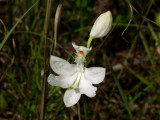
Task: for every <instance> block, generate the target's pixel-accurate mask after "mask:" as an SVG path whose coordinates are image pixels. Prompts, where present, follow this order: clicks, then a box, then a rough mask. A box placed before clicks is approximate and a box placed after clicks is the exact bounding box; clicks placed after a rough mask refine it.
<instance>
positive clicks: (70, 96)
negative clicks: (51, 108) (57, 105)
mask: <svg viewBox="0 0 160 120" xmlns="http://www.w3.org/2000/svg"><path fill="white" fill-rule="evenodd" d="M80 97H81V94H80V92H79V90H78V89H68V90H66V92H65V94H64V97H63V101H64V104H65V106H66V107H71V106H73V105H75V104H76V103H77V102H78V101H79V99H80Z"/></svg>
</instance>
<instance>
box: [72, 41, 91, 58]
mask: <svg viewBox="0 0 160 120" xmlns="http://www.w3.org/2000/svg"><path fill="white" fill-rule="evenodd" d="M72 46H73V47H74V49H75V50H76V52H77V53H79V54H83V55H84V56H86V55H87V54H88V53H89V52H90V51H91V50H92V47H90V48H87V47H84V46H78V45H76V44H75V43H74V42H72Z"/></svg>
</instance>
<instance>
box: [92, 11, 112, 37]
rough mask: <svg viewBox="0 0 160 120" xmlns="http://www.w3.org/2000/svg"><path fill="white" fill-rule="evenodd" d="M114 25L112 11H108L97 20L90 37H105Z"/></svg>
mask: <svg viewBox="0 0 160 120" xmlns="http://www.w3.org/2000/svg"><path fill="white" fill-rule="evenodd" d="M111 26H112V13H111V12H110V11H107V12H105V13H103V14H101V15H100V16H99V17H98V18H97V19H96V21H95V22H94V25H93V27H92V29H91V32H90V37H92V38H100V37H104V36H105V35H106V34H107V33H108V32H109V30H110V29H111Z"/></svg>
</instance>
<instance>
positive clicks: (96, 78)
mask: <svg viewBox="0 0 160 120" xmlns="http://www.w3.org/2000/svg"><path fill="white" fill-rule="evenodd" d="M105 72H106V69H105V68H103V67H91V68H86V69H85V73H84V75H85V78H86V79H87V80H89V81H90V82H91V83H92V84H99V83H101V82H102V81H103V80H104V78H105Z"/></svg>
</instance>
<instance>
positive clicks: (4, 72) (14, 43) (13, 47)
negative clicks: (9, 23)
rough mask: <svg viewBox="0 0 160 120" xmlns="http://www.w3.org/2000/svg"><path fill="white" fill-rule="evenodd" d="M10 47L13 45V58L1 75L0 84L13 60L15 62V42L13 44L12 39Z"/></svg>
mask: <svg viewBox="0 0 160 120" xmlns="http://www.w3.org/2000/svg"><path fill="white" fill-rule="evenodd" d="M12 45H13V50H14V55H13V58H12V60H11V63H10V64H9V65H8V67H7V68H6V70H5V71H4V72H3V74H2V76H1V78H0V83H1V81H2V79H3V77H4V76H5V75H6V73H7V72H8V70H9V68H10V67H11V66H12V65H13V63H14V60H15V49H16V44H15V42H14V39H12Z"/></svg>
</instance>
